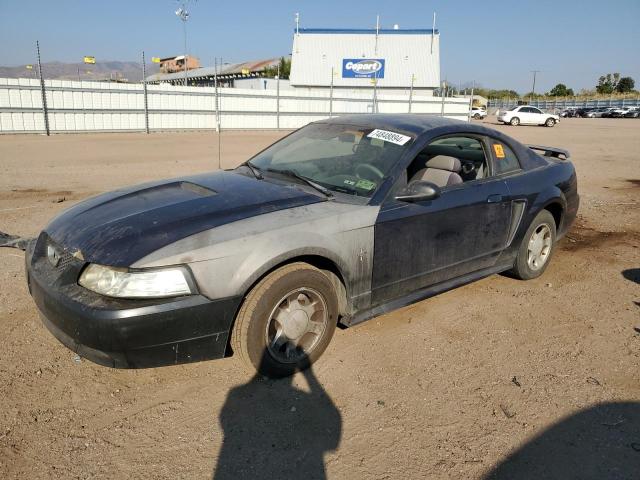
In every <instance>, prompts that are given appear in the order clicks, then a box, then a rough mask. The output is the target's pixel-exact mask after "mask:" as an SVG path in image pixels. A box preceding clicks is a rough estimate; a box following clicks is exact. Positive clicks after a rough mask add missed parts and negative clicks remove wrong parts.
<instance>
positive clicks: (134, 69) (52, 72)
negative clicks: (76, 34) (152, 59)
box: [0, 61, 158, 82]
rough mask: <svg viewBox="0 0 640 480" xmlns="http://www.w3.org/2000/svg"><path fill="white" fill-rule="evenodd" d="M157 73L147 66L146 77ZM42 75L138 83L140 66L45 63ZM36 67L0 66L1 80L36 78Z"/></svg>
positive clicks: (103, 63) (140, 73) (116, 63)
mask: <svg viewBox="0 0 640 480" xmlns="http://www.w3.org/2000/svg"><path fill="white" fill-rule="evenodd" d="M157 72H158V65H157V64H155V63H150V64H148V65H147V75H151V74H154V73H157ZM42 73H43V75H44V78H46V79H56V80H78V76H79V78H80V80H109V79H117V80H120V81H129V82H140V81H141V80H142V64H141V63H139V62H119V61H106V62H100V61H98V62H97V63H95V64H84V63H64V62H46V63H43V64H42ZM37 76H38V72H37V66H36V65H33V68H32V69H31V70H29V69H27V66H26V65H21V66H19V67H3V66H0V77H1V78H37Z"/></svg>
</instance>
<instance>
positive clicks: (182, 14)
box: [176, 0, 189, 87]
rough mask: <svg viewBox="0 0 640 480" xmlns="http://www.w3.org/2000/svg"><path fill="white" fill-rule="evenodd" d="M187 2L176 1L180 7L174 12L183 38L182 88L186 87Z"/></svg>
mask: <svg viewBox="0 0 640 480" xmlns="http://www.w3.org/2000/svg"><path fill="white" fill-rule="evenodd" d="M188 2H189V0H178V3H179V4H180V7H178V9H177V10H176V16H177V17H178V18H179V19H180V20H181V21H182V33H183V36H184V86H185V87H186V86H187V20H189V12H188V11H187V3H188Z"/></svg>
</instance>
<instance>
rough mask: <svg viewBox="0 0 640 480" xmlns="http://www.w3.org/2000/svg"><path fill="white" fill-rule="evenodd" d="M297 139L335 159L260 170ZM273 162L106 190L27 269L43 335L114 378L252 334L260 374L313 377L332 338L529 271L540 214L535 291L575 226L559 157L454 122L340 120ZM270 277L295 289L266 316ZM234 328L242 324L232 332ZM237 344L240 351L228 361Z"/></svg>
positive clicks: (204, 353) (62, 224) (82, 206)
mask: <svg viewBox="0 0 640 480" xmlns="http://www.w3.org/2000/svg"><path fill="white" fill-rule="evenodd" d="M305 129H306V130H305ZM300 132H302V133H300ZM305 132H310V133H308V134H307V133H305ZM305 135H306V137H305ZM300 138H302V139H304V140H305V141H307V142H311V143H312V144H313V142H314V141H315V139H316V138H318V139H320V140H317V142H316V143H318V142H320V143H319V144H320V145H321V146H323V145H325V144H326V145H329V146H331V149H337V150H340V152H341V154H340V155H341V156H335V155H337V154H335V152H333V150H332V152H333V153H332V155H334V156H333V157H331V159H329V160H327V159H325V158H319V157H318V158H315V157H314V158H312V159H311V160H308V161H298V160H291V158H292V157H296V158H297V157H299V156H300V155H312V154H311V153H308V151H309V150H313V149H312V148H305V149H302V150H301V149H297V150H295V149H294V150H293V153H292V154H290V155H284V154H282V155H284V156H285V157H286V158H287V162H289V163H287V165H289V166H290V165H294V166H295V168H296V173H295V175H300V177H301V178H296V177H294V176H292V175H293V174H291V172H287V171H286V170H281V171H279V170H277V169H270V168H269V167H270V166H271V167H272V166H273V165H278V158H280V157H278V155H280V152H282V151H285V153H286V151H287V148H289V149H290V148H292V147H290V145H293V146H294V147H295V145H297V143H296V142H297V141H298V140H297V139H300ZM287 142H288V143H287ZM322 142H324V143H322ZM402 142H404V143H402ZM351 144H353V145H351ZM279 145H280V146H279ZM282 145H284V146H282ZM347 147H348V148H347ZM365 147H366V148H365ZM269 148H270V149H271V150H270V149H267V150H265V152H266V153H265V152H263V153H260V154H258V155H257V156H256V157H254V159H252V160H250V161H249V162H248V163H246V164H243V165H241V166H240V167H238V168H236V169H233V170H228V171H217V172H212V173H207V174H202V175H195V176H187V177H183V178H178V179H173V180H168V181H161V182H154V183H149V184H145V185H142V186H136V187H131V188H126V189H122V190H117V191H115V192H110V193H106V194H103V195H100V196H97V197H95V198H92V199H89V200H86V201H84V202H81V203H79V204H78V205H76V206H74V207H72V208H71V209H69V210H67V211H66V212H64V213H62V214H61V215H60V216H58V217H57V218H55V219H54V220H53V221H52V222H51V223H50V224H49V225H48V226H46V227H45V228H44V230H43V231H42V233H41V234H40V236H39V237H38V239H37V241H36V242H35V243H33V244H32V245H30V247H29V248H28V250H27V255H26V270H27V278H28V284H29V290H30V292H31V295H32V296H33V298H34V300H35V303H36V305H37V306H38V308H39V310H40V312H41V313H42V318H43V322H44V323H45V325H46V326H47V328H48V329H49V330H50V331H51V332H52V333H53V335H54V336H55V337H56V338H58V339H59V340H60V341H61V342H62V343H63V344H65V345H66V346H67V347H68V348H70V349H72V350H74V351H76V352H77V353H78V354H80V355H81V356H83V357H86V358H88V359H90V360H92V361H94V362H96V363H99V364H102V365H106V366H110V367H117V368H141V367H156V366H162V365H172V364H178V363H186V362H193V361H201V360H208V359H214V358H221V357H224V356H226V355H230V354H231V353H232V352H233V351H235V350H243V351H244V347H241V346H240V345H244V344H242V342H243V341H244V340H242V338H241V337H242V335H245V336H248V337H247V338H249V339H251V338H253V337H251V336H252V335H253V336H254V337H255V338H254V339H253V340H252V341H253V343H252V344H251V343H250V344H249V346H248V347H247V352H248V353H247V352H245V354H246V355H247V356H248V357H251V358H250V361H251V362H252V363H253V364H254V366H255V367H256V368H259V367H258V364H257V363H256V361H257V360H256V355H258V353H257V349H258V348H259V347H260V348H263V349H267V350H268V351H269V352H271V353H272V354H273V355H272V356H273V357H274V358H276V360H278V358H279V355H280V360H279V362H280V363H277V362H276V367H277V366H279V365H281V364H282V365H285V366H286V365H288V366H287V368H284V369H283V370H278V372H276V375H283V374H288V373H290V372H291V371H292V368H293V367H294V366H297V367H300V366H301V365H302V367H304V365H305V364H308V362H309V360H308V358H309V356H310V353H309V352H310V351H312V350H313V349H314V348H317V349H320V351H319V353H318V354H317V355H319V354H320V353H322V351H321V350H323V349H324V347H326V345H325V343H328V340H327V339H326V338H325V337H326V336H327V335H328V336H329V339H330V335H331V334H332V333H333V328H335V324H336V323H338V322H340V323H341V324H343V325H345V326H351V325H355V324H357V323H360V322H362V321H365V320H367V319H369V318H372V317H374V316H376V315H379V314H381V313H384V312H386V311H389V310H392V309H395V308H399V307H401V306H404V305H408V304H410V303H413V302H416V301H419V300H422V299H425V298H427V297H429V296H432V295H435V294H437V293H439V292H442V291H444V290H448V289H451V288H454V287H456V286H458V285H462V284H466V283H468V282H471V281H473V280H476V279H479V278H482V277H485V276H488V275H491V274H494V273H498V272H502V271H506V270H513V269H514V268H515V269H517V268H518V265H519V263H518V262H520V261H524V262H525V263H524V264H523V265H525V267H526V265H527V263H526V262H527V261H529V260H530V259H531V255H530V253H531V252H528V251H526V252H525V255H524V260H522V258H521V257H522V255H523V254H522V253H519V252H521V251H522V249H523V248H525V247H527V246H526V245H525V243H526V242H529V243H530V244H531V243H532V242H534V238H533V236H531V238H528V237H526V236H527V235H528V232H529V231H530V229H531V228H533V227H532V224H533V223H534V221H536V219H537V218H539V217H540V215H542V214H544V215H547V217H545V218H551V219H552V220H550V221H547V223H546V224H545V225H546V227H545V228H547V230H549V234H547V233H544V235H543V234H542V233H539V234H536V235H538V237H536V239H537V240H535V241H536V242H538V243H536V247H535V248H536V249H538V250H539V254H540V255H542V252H543V250H544V249H545V248H546V253H545V255H546V256H545V258H544V263H540V264H539V268H538V270H535V269H534V268H533V267H532V270H531V272H533V273H532V275H533V276H537V275H538V274H540V273H542V271H543V270H544V268H546V264H547V263H548V262H547V261H548V258H549V257H550V255H551V251H552V248H553V243H554V242H555V240H556V239H557V238H560V237H561V236H562V235H564V233H565V232H566V231H567V229H568V228H569V227H570V225H571V224H572V222H573V220H574V218H575V216H576V213H577V210H578V204H579V197H578V193H577V183H576V175H575V170H574V168H573V165H572V164H571V162H570V161H569V160H568V159H567V158H566V157H568V154H567V152H564V151H562V150H560V149H553V148H548V147H533V148H534V149H535V150H534V149H532V148H529V147H527V146H523V145H522V144H520V143H518V142H517V141H515V140H513V139H512V138H510V137H508V136H506V135H504V134H502V133H500V132H497V131H495V130H492V129H488V128H485V127H483V126H479V125H471V124H469V123H466V122H460V121H456V120H447V119H442V118H437V117H426V116H418V115H363V116H347V117H337V118H332V119H329V120H325V121H322V122H316V123H314V124H311V125H309V126H307V127H304V128H303V129H301V130H299V131H298V132H294V133H293V134H291V135H290V136H289V137H285V139H283V140H281V141H280V142H277V143H276V144H274V146H272V147H269ZM374 148H379V149H380V150H379V151H377V152H376V151H374ZM274 149H275V153H270V152H273V151H274ZM337 150H336V151H337ZM350 150H353V152H351V151H350ZM301 152H302V153H301ZM304 152H307V153H304ZM389 152H391V153H389ZM537 152H542V154H543V155H540V154H539V153H537ZM387 153H389V155H388V156H387V157H385V154H387ZM452 153H453V154H456V155H457V156H456V157H453V156H452ZM316 157H317V155H316ZM423 157H424V158H423ZM563 157H564V158H563ZM336 159H337V160H336ZM291 162H293V163H291ZM296 162H297V163H296ZM323 162H324V163H323ZM331 162H340V168H342V170H340V172H341V173H340V172H339V174H335V173H336V171H338V170H336V171H331V172H329V173H327V171H328V170H324V171H323V170H322V169H323V168H324V166H325V165H328V164H331V165H333V163H331ZM361 164H366V166H365V167H361ZM350 165H356V168H355V171H357V172H359V173H353V174H352V170H350V169H351V166H350ZM434 165H435V166H436V167H438V168H433V166H434ZM440 167H442V168H440ZM292 168H293V167H292ZM329 170H330V169H329ZM376 171H377V172H378V173H376ZM318 172H320V173H318ZM345 172H346V173H345ZM323 175H324V176H323ZM365 177H367V178H365ZM310 178H313V181H311V180H309V179H310ZM545 212H546V213H545ZM544 215H543V216H544ZM551 222H553V225H549V223H551ZM551 230H553V232H551ZM545 232H546V231H545ZM534 233H535V232H534ZM551 233H553V235H551ZM531 235H533V234H531ZM541 235H542V236H541ZM545 235H546V236H545ZM525 237H526V238H525ZM543 237H544V238H543ZM534 243H535V242H534ZM523 245H524V247H523ZM527 248H528V247H527ZM532 248H533V247H532ZM525 250H526V248H525ZM527 252H528V253H527ZM540 258H542V256H540ZM539 261H540V262H542V260H539ZM93 265H97V266H104V269H106V270H104V272H107V273H104V272H103V271H98V272H97V273H96V275H103V274H104V275H107V276H106V277H104V278H106V279H107V280H105V281H103V284H104V285H103V284H100V281H102V280H104V278H103V277H99V279H98V280H96V283H95V286H94V284H90V283H87V282H90V280H86V278H85V277H86V276H88V274H87V270H88V269H90V268H93V267H92V266H93ZM292 265H295V266H296V267H295V268H297V269H298V270H300V272H298V273H296V272H291V271H290V270H292V268H293V267H291V266H292ZM531 265H534V264H533V263H532V264H531ZM534 266H535V265H534ZM307 267H308V269H307V270H304V269H305V268H307ZM99 268H103V267H99ZM295 268H293V270H295ZM523 268H524V267H523ZM163 269H170V271H171V275H173V276H174V277H180V279H179V283H180V288H183V289H184V292H183V293H181V294H171V295H167V296H165V297H163V296H162V295H160V296H159V297H158V298H144V297H142V298H140V297H136V296H135V295H134V296H133V297H132V298H120V297H118V296H117V295H115V296H111V294H110V293H106V294H105V293H98V291H101V292H110V291H111V290H108V288H112V287H113V285H116V284H117V283H118V282H119V281H120V280H118V279H117V278H118V275H120V276H126V275H132V276H135V275H136V274H140V275H152V276H153V275H154V272H160V273H162V272H163V271H164V270H163ZM283 269H284V270H283ZM305 272H306V273H305ZM314 272H320V273H321V275H318V278H316V279H315V280H314V281H315V282H316V284H314V285H316V286H313V285H311V286H309V285H305V284H304V283H305V280H304V279H305V278H311V277H312V276H313V275H315V273H314ZM520 273H522V272H520ZM296 274H297V275H298V276H297V277H295V275H296ZM109 275H110V276H109ZM274 275H275V276H276V277H277V278H275V279H273V282H276V283H277V281H281V282H284V281H285V280H286V279H287V278H290V280H289V281H290V285H293V287H287V288H289V289H291V288H294V287H295V288H298V287H297V286H296V285H297V284H296V282H298V283H300V285H299V287H300V290H299V292H298V290H292V291H294V294H293V296H292V295H291V294H289V293H287V292H285V293H286V295H289V296H288V297H287V296H286V295H285V296H282V295H280V296H281V297H282V299H280V300H277V301H276V300H270V301H271V303H272V304H273V305H275V306H274V307H273V309H272V310H269V309H271V304H269V305H268V307H269V308H267V305H266V303H265V302H266V300H264V299H262V297H261V296H260V295H263V293H264V292H268V291H269V290H268V288H271V286H270V285H271V284H270V283H269V281H271V280H270V279H272V277H273V276H274ZM287 275H289V277H287ZM291 275H294V277H295V278H294V277H291ZM518 275H520V276H521V278H528V277H527V276H526V275H525V276H524V277H522V275H521V274H518ZM321 277H322V278H321ZM152 278H154V277H152ZM172 278H173V277H172ZM323 278H326V279H327V282H324V280H323ZM531 278H532V277H531ZM283 279H284V280H283ZM295 279H297V280H295ZM147 280H148V279H146V277H145V280H144V281H145V282H146V281H147ZM127 281H128V280H127ZM152 281H155V280H149V282H152ZM310 281H311V280H310ZM83 282H84V284H85V285H90V287H89V288H86V287H85V286H83ZM105 282H106V283H105ZM109 282H111V283H109ZM124 282H125V283H126V281H124ZM265 282H266V283H265ZM273 282H272V283H273ZM291 282H293V283H291ZM318 282H319V283H318ZM323 282H324V283H323ZM105 285H106V286H105ZM147 286H148V285H147V284H144V282H143V286H142V287H141V288H147ZM105 288H106V289H107V290H101V289H105ZM113 288H116V287H113ZM118 288H120V287H118ZM154 288H155V287H154ZM273 288H276V287H273ZM282 288H284V287H282ZM92 289H95V290H96V291H94V290H92ZM261 289H262V290H261ZM285 290H286V289H285ZM285 290H282V291H283V292H284V291H285ZM114 291H115V290H114ZM176 291H177V290H176ZM256 292H257V293H256ZM260 292H263V293H260ZM295 292H298V293H295ZM256 295H257V296H256ZM273 295H276V294H275V293H274V294H273ZM334 295H335V298H334ZM276 296H277V295H276ZM273 298H275V297H273ZM278 298H280V297H278ZM250 299H251V302H253V303H251V302H250V301H249V300H250ZM260 302H262V303H265V306H264V308H267V310H269V311H271V312H272V313H270V314H264V313H263V314H261V315H262V316H265V315H266V316H267V317H269V315H271V316H272V317H274V318H276V320H274V321H273V325H274V326H270V324H269V322H270V321H271V320H268V321H267V324H266V325H267V326H266V327H265V326H264V325H263V326H261V327H260V329H261V330H260V329H258V330H259V332H258V333H255V332H254V333H252V326H251V325H252V324H251V322H252V321H253V322H254V323H255V322H257V321H258V320H256V319H254V320H251V318H253V317H250V316H251V315H254V314H253V313H252V312H253V310H251V309H253V308H258V309H259V308H262V307H261V304H260ZM278 302H280V303H278ZM267 303H268V302H267ZM249 304H251V305H249ZM312 305H316V306H315V307H312ZM267 310H265V311H267ZM305 312H306V313H305ZM255 315H257V314H255ZM247 316H249V317H250V318H249V317H247ZM239 317H243V318H244V317H247V318H248V320H244V321H243V323H242V325H243V326H242V327H240V326H239V325H238V323H239V320H238V318H239ZM256 318H257V317H256ZM322 322H325V323H322ZM265 328H266V330H265ZM258 330H256V331H258ZM236 331H237V332H239V333H238V335H239V336H238V340H237V341H238V342H240V343H238V344H233V342H232V341H230V339H231V337H232V336H233V335H234V332H236ZM243 332H244V333H243ZM261 332H262V333H261ZM261 335H262V337H264V339H262V337H260V336H261ZM314 335H315V337H314ZM258 337H260V338H258ZM306 337H309V338H311V340H304V341H303V338H306ZM312 337H313V338H312ZM231 340H232V339H231ZM294 340H295V341H294ZM251 345H253V346H251ZM272 347H273V348H272ZM307 347H308V348H307ZM312 347H313V348H312ZM252 349H253V350H256V352H253V350H252ZM252 352H253V353H252ZM298 354H300V357H299V358H298V356H296V355H298ZM289 360H291V361H290V362H289ZM311 360H312V361H313V360H315V357H314V358H312V359H311ZM305 362H306V363H305ZM289 364H291V365H289ZM268 373H269V372H268Z"/></svg>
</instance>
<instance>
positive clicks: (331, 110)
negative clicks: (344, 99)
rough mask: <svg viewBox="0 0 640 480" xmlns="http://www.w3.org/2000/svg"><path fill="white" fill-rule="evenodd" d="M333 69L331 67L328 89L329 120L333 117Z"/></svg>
mask: <svg viewBox="0 0 640 480" xmlns="http://www.w3.org/2000/svg"><path fill="white" fill-rule="evenodd" d="M333 75H334V73H333V67H331V84H330V87H329V118H331V116H332V115H333Z"/></svg>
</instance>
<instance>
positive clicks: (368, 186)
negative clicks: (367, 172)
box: [356, 178, 376, 191]
mask: <svg viewBox="0 0 640 480" xmlns="http://www.w3.org/2000/svg"><path fill="white" fill-rule="evenodd" d="M356 188H361V189H362V190H367V191H369V190H373V189H374V188H376V183H375V182H372V181H370V180H365V179H364V178H363V179H361V180H358V183H356Z"/></svg>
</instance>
